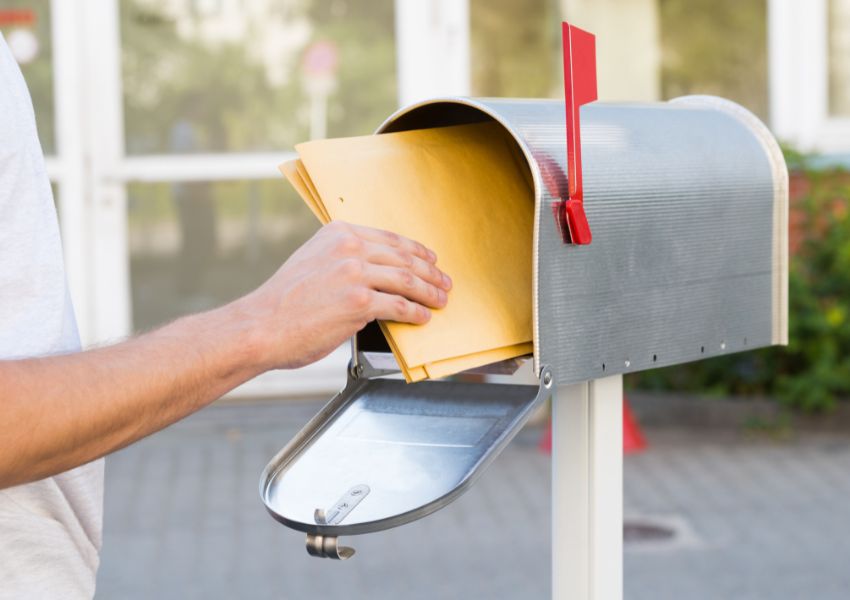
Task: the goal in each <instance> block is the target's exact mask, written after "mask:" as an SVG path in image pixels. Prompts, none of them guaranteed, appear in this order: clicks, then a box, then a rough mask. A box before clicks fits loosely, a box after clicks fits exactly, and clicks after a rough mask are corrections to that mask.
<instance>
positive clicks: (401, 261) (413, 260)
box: [365, 242, 452, 291]
mask: <svg viewBox="0 0 850 600" xmlns="http://www.w3.org/2000/svg"><path fill="white" fill-rule="evenodd" d="M365 255H366V256H365V258H366V260H367V261H369V262H370V263H372V264H374V265H383V266H387V267H397V268H400V269H405V270H407V271H409V272H411V273H412V274H413V275H415V276H416V277H418V278H419V279H421V280H422V281H424V282H426V283H428V284H430V285H432V286H435V287H437V288H440V289H441V290H445V291H449V290H450V289H452V280H451V278H450V277H449V276H448V275H446V274H445V273H443V272H442V271H441V270H440V269H438V268H437V267H436V266H435V265H434V264H433V263H431V262H428V261H426V260H423V259H422V258H420V257H418V256H414V255H413V254H408V253H407V252H405V251H404V250H400V249H398V248H392V247H390V246H385V245H383V244H377V243H374V242H367V244H366V248H365Z"/></svg>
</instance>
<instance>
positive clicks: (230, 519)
mask: <svg viewBox="0 0 850 600" xmlns="http://www.w3.org/2000/svg"><path fill="white" fill-rule="evenodd" d="M319 406H320V404H319V403H314V402H303V403H286V404H283V403H280V404H278V403H263V404H239V405H224V406H214V407H211V408H208V409H206V410H204V411H202V412H201V413H199V414H197V415H194V416H192V417H190V418H189V419H187V420H185V421H184V422H182V423H180V424H178V425H176V426H174V427H172V428H170V429H168V430H166V431H164V432H161V433H159V434H157V435H154V436H152V437H150V438H148V439H147V440H144V441H143V442H141V443H139V444H136V445H135V446H133V447H131V448H128V449H126V450H123V451H121V452H119V453H117V454H116V455H114V456H113V457H111V458H110V459H109V460H108V462H107V467H106V468H107V472H106V474H107V480H106V522H105V540H104V549H103V562H102V567H101V570H100V575H99V578H98V598H120V599H134V598H146V599H147V598H181V599H184V598H258V599H265V598H276V599H280V598H286V599H289V598H291V599H298V600H301V599H307V598H310V599H319V598H333V599H334V600H340V599H342V598H370V599H375V600H378V599H390V598H393V599H396V598H404V599H411V600H416V599H420V598H422V599H425V598H427V599H454V598H466V599H478V598H487V599H492V600H497V599H516V598H522V599H527V598H547V597H548V596H549V590H550V587H549V573H550V566H549V544H550V538H549V528H548V523H549V511H550V502H549V459H548V457H547V456H544V455H542V454H540V453H539V452H537V450H536V447H535V445H536V440H537V436H538V435H539V432H538V431H536V430H527V431H525V432H523V433H522V434H520V436H519V437H518V438H517V439H516V440H515V441H514V442H513V443H512V444H511V446H510V447H509V448H508V449H507V450H506V451H505V452H504V453H503V455H502V456H501V457H500V458H499V459H498V460H497V461H496V462H495V463H494V465H493V466H492V467H491V468H490V470H489V471H488V472H487V474H485V476H484V477H483V478H482V480H481V481H480V482H479V483H478V484H477V485H476V486H475V487H474V488H473V489H472V490H471V491H470V492H469V493H467V494H466V495H465V496H463V497H462V498H461V499H460V500H458V501H457V502H455V503H454V504H453V505H451V506H449V507H448V508H446V509H444V510H443V511H440V512H438V513H436V514H435V515H433V516H431V517H429V518H428V519H425V520H423V521H419V522H416V523H414V524H411V525H408V526H405V527H402V528H399V529H395V530H391V531H389V532H384V533H380V534H373V535H369V536H365V537H356V538H346V539H348V540H349V541H350V542H351V545H353V546H354V547H355V548H356V549H357V550H358V554H357V556H356V557H354V558H353V559H352V560H350V561H347V562H343V563H340V562H336V561H334V562H332V561H329V560H318V559H315V558H311V557H309V556H308V555H307V553H306V552H305V551H304V547H303V535H302V534H300V533H296V532H293V531H290V530H288V529H286V528H284V527H282V526H280V525H278V524H277V523H276V522H274V521H273V520H272V519H271V518H270V517H269V516H268V515H267V514H266V513H265V509H264V508H263V507H262V505H261V503H260V501H259V499H258V495H257V481H258V477H259V473H260V470H261V469H262V467H263V466H264V465H265V463H266V461H267V460H268V458H269V457H271V456H272V454H274V453H275V452H276V451H277V450H278V449H279V448H280V447H281V446H282V445H283V444H284V443H285V442H286V441H287V440H288V439H289V437H290V436H291V435H292V434H293V433H294V432H295V431H296V430H297V429H298V428H300V426H301V425H302V424H303V423H304V422H306V420H307V419H308V418H309V417H310V416H312V414H313V413H314V412H315V411H316V410H318V408H319ZM647 433H648V435H649V438H650V444H651V448H650V450H649V451H647V452H645V453H643V454H641V455H637V456H630V457H627V459H626V481H625V489H626V514H627V517H629V518H630V522H638V521H640V522H641V523H644V524H647V523H648V524H654V525H658V526H661V527H662V528H668V529H669V530H672V531H674V532H675V534H676V535H675V536H674V537H673V538H672V539H669V540H661V541H654V542H653V541H639V542H630V543H628V544H627V549H626V557H625V569H626V597H627V598H635V599H644V598H645V599H652V600H662V599H665V598H670V599H677V600H681V599H690V598H694V599H701V598H705V599H712V600H714V599H718V598H736V599H737V598H771V599H779V598H818V599H828V598H836V599H838V598H842V599H843V598H848V597H850V569H848V565H850V501H849V500H848V498H850V435H848V437H838V436H834V435H833V436H826V435H823V434H821V435H810V436H804V437H799V438H797V439H794V440H790V441H789V440H785V441H781V442H777V441H771V440H765V439H752V438H748V437H746V436H743V435H741V434H736V433H730V432H718V431H713V432H702V433H694V432H688V431H675V430H658V431H649V432H647ZM630 531H632V532H633V531H634V530H630Z"/></svg>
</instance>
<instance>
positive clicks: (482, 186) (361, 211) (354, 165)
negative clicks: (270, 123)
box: [281, 123, 534, 381]
mask: <svg viewBox="0 0 850 600" xmlns="http://www.w3.org/2000/svg"><path fill="white" fill-rule="evenodd" d="M296 149H297V150H298V154H299V156H300V161H298V160H296V161H291V162H289V163H286V164H284V165H281V171H282V172H283V174H284V175H285V176H286V177H287V178H288V179H289V180H290V181H291V182H292V184H293V186H294V187H295V188H296V190H297V191H298V192H299V194H300V195H301V196H302V198H303V199H304V201H305V202H306V203H307V204H308V206H310V208H311V210H312V211H313V212H314V214H315V215H316V216H317V218H319V220H321V221H322V222H323V223H326V222H328V221H329V220H343V221H348V222H350V223H357V224H360V225H367V226H369V227H377V228H380V229H387V230H390V231H395V232H397V233H400V234H402V235H404V236H407V237H409V238H412V239H415V240H418V241H420V242H422V243H423V244H425V245H426V246H428V247H429V248H431V249H433V250H434V252H436V253H437V257H438V262H437V264H438V265H439V267H440V268H441V269H442V270H443V271H445V272H446V273H448V274H449V275H450V276H451V277H452V281H453V287H452V290H451V291H450V292H449V302H448V305H447V306H446V307H445V308H444V309H440V310H434V311H433V316H432V318H431V321H430V322H428V323H427V324H425V325H408V324H404V323H396V322H381V323H380V325H381V329H382V330H383V332H384V335H385V336H386V338H387V341H388V342H389V345H390V347H391V349H392V351H393V353H394V355H395V357H396V360H397V361H398V363H399V365H400V366H401V368H402V372H403V373H404V376H405V378H406V379H407V381H418V380H421V379H426V378H428V377H431V378H437V377H444V376H447V375H451V374H453V373H457V372H459V371H463V370H466V369H470V368H473V367H476V366H481V365H484V364H489V363H492V362H497V361H499V360H504V359H507V358H512V357H515V356H520V355H523V354H529V353H531V352H532V343H531V340H532V323H531V319H532V315H531V312H532V309H531V295H532V294H531V285H532V284H531V246H532V229H533V218H534V205H533V194H532V190H531V188H530V184H529V181H528V179H527V173H526V172H525V169H524V168H523V167H522V166H521V162H520V161H517V160H516V148H515V146H514V142H513V141H512V140H510V139H509V138H508V137H507V134H506V133H505V132H504V131H503V130H502V129H501V127H499V126H498V125H496V124H495V123H482V124H474V125H460V126H455V127H440V128H434V129H421V130H414V131H405V132H400V133H390V134H382V135H375V136H365V137H355V138H342V139H331V140H320V141H313V142H307V143H304V144H299V145H298V146H296Z"/></svg>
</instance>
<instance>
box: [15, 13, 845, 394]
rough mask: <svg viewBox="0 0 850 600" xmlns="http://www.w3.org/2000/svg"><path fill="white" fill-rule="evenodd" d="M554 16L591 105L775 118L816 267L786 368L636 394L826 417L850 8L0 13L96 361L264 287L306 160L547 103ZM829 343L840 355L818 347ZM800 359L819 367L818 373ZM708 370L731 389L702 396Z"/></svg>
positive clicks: (275, 386) (253, 387)
mask: <svg viewBox="0 0 850 600" xmlns="http://www.w3.org/2000/svg"><path fill="white" fill-rule="evenodd" d="M565 17H568V18H569V19H571V20H572V21H573V22H575V23H579V24H581V25H583V26H584V27H585V28H587V29H590V30H592V31H594V32H595V33H596V34H597V39H598V47H599V49H598V54H599V56H598V64H599V78H600V81H599V95H600V99H602V100H615V101H616V100H629V101H653V100H663V99H667V98H672V97H675V96H679V95H683V94H689V93H707V94H717V95H720V96H725V97H728V98H731V99H733V100H735V101H737V102H739V103H741V104H743V105H744V106H746V107H747V108H749V109H750V110H752V111H753V112H754V113H756V114H757V115H758V116H759V117H761V118H762V119H764V120H765V121H766V122H768V123H769V124H770V126H771V127H772V129H773V130H774V132H775V133H776V134H777V136H778V137H779V138H780V139H781V140H782V141H783V142H784V143H785V144H787V147H788V149H789V152H790V153H791V154H792V155H793V159H794V160H793V167H794V169H793V171H794V173H793V176H792V177H793V179H794V186H793V191H794V197H795V198H794V200H795V207H794V216H793V221H794V235H795V241H794V244H793V246H794V248H793V249H794V253H795V258H797V259H798V260H797V261H795V266H797V267H800V266H801V265H802V264H803V262H802V261H808V264H807V267H808V269H807V270H803V269H802V268H795V271H796V273H795V276H796V277H797V278H798V281H794V280H793V278H792V285H796V284H799V286H798V287H801V288H805V289H800V290H798V289H797V288H795V292H799V295H798V294H797V293H795V294H794V295H792V302H795V305H794V307H793V308H792V315H793V317H792V329H793V331H792V336H791V337H792V339H793V340H794V344H792V347H791V348H790V350H789V351H779V352H764V353H760V354H758V353H757V354H747V355H746V356H745V357H741V358H737V357H733V358H729V359H722V360H719V361H714V362H712V363H699V364H698V365H696V366H694V367H693V368H691V369H688V370H681V369H679V370H678V371H677V372H676V373H673V372H666V371H662V372H658V373H655V374H651V375H649V376H643V377H641V379H640V380H635V381H632V382H631V383H632V384H633V385H640V386H642V387H653V388H659V387H666V386H672V385H675V386H682V385H685V386H689V387H690V388H691V389H693V390H698V389H699V390H704V389H706V388H707V387H710V388H712V389H714V391H716V392H718V393H726V392H729V391H733V392H748V393H762V394H768V395H779V396H781V397H782V398H783V399H785V400H787V401H788V402H790V403H791V404H793V405H799V406H806V407H811V408H816V409H818V408H824V407H827V406H829V405H831V404H832V403H833V402H834V399H835V394H836V393H845V392H847V391H848V390H850V383H848V381H846V379H847V377H844V376H839V375H836V374H835V373H836V372H838V371H843V372H848V371H850V370H848V369H847V368H846V367H847V366H850V363H846V361H850V358H846V356H847V355H848V353H847V352H846V351H845V350H848V349H850V348H848V336H850V324H846V322H845V321H846V319H845V310H844V306H845V304H844V299H843V298H841V297H840V296H841V294H840V293H838V292H840V291H841V290H843V289H846V288H842V285H843V284H844V283H845V280H844V279H841V277H842V274H841V272H840V270H836V272H835V273H831V275H834V277H832V276H831V277H829V278H826V279H823V278H820V277H818V276H817V275H818V273H819V272H820V271H817V272H814V273H813V272H811V269H815V270H817V269H821V270H824V269H826V270H830V271H831V270H832V267H833V266H837V265H831V264H825V263H824V261H825V260H826V261H828V260H829V258H824V257H821V258H820V259H817V258H815V257H814V256H810V255H811V254H812V253H813V252H815V251H814V250H813V249H811V248H808V247H807V241H808V240H807V235H806V232H810V231H811V230H812V226H813V223H811V222H810V221H811V220H812V219H814V218H816V217H817V218H818V219H820V220H821V221H824V222H823V223H821V224H820V225H819V226H818V227H819V229H818V236H817V237H818V240H819V242H823V240H824V238H826V239H832V238H835V239H834V243H835V244H838V245H840V238H841V237H842V236H843V234H844V232H845V230H846V227H845V229H841V227H842V226H843V225H841V223H845V222H846V219H845V218H844V212H843V208H842V206H843V204H841V202H839V203H838V204H834V206H832V205H831V206H832V208H830V209H828V210H824V208H823V206H821V205H822V204H823V203H825V202H827V203H829V202H832V200H834V199H835V198H834V196H836V194H837V195H838V196H841V190H842V186H845V185H846V181H845V180H844V179H842V177H841V176H840V175H837V176H834V175H825V174H826V173H828V172H830V171H831V170H835V168H836V167H840V166H841V165H844V164H846V163H850V1H848V0H813V1H812V2H806V3H800V2H795V1H793V0H735V1H733V0H595V1H591V0H560V1H557V0H523V1H522V2H518V1H516V0H423V1H414V0H372V1H370V2H365V1H355V0H90V1H87V2H85V3H74V2H62V1H56V0H54V1H51V0H30V1H27V2H23V1H20V0H0V30H2V31H3V32H4V34H5V36H6V37H7V39H8V41H9V44H10V46H11V47H12V48H13V51H14V52H15V54H16V56H17V57H18V60H19V61H20V63H21V66H22V68H23V71H24V75H25V76H26V78H27V81H28V83H29V86H30V89H31V92H32V96H33V101H34V104H35V109H36V114H37V120H38V126H39V132H40V135H41V140H42V145H43V148H44V151H45V154H46V155H47V157H48V166H49V171H50V176H51V179H52V181H53V183H54V192H55V197H56V203H57V207H58V210H59V215H60V220H61V226H62V232H63V238H64V243H65V255H66V261H67V267H68V272H69V279H70V284H71V288H72V294H73V297H74V301H75V306H76V309H77V314H78V319H79V321H80V326H81V330H82V335H83V337H84V341H85V343H86V344H93V343H98V342H102V341H106V340H111V339H118V338H121V337H124V336H126V335H128V334H129V333H131V332H134V331H143V330H146V329H150V328H151V327H153V326H155V325H157V324H160V323H162V322H164V321H167V320H170V319H173V318H174V317H177V316H179V315H181V314H185V313H187V312H191V311H197V310H200V309H204V308H209V307H212V306H215V305H218V304H221V303H223V302H225V301H227V300H229V299H232V298H234V297H236V296H238V295H240V294H242V293H244V292H246V291H247V290H249V289H251V288H252V287H254V286H256V285H257V284H259V283H260V282H261V281H263V280H264V279H265V278H266V277H267V276H268V275H269V274H270V273H271V272H272V271H273V270H274V269H275V268H276V267H277V265H279V264H280V263H281V262H282V261H283V260H285V259H286V257H287V256H288V255H289V253H290V252H291V251H292V250H293V249H294V248H296V247H297V246H298V245H299V244H300V243H301V242H303V241H304V240H305V239H306V238H307V237H309V236H310V235H311V234H312V232H313V231H314V230H315V229H316V223H315V222H314V221H313V219H312V217H311V215H310V214H309V212H308V211H307V210H306V208H305V207H304V206H303V205H302V203H301V201H300V200H299V199H298V198H297V196H296V195H295V193H294V192H293V190H292V189H291V188H290V186H288V185H286V184H285V183H284V182H283V180H282V179H281V178H280V177H279V175H278V173H277V171H276V169H275V166H276V165H277V164H279V163H280V162H282V161H283V160H284V159H286V158H287V157H288V156H289V155H290V153H291V152H292V147H293V145H294V144H295V143H297V142H299V141H302V140H306V139H310V138H316V137H334V136H345V135H362V134H367V133H370V132H372V131H373V130H374V129H375V128H376V127H377V126H378V125H379V124H380V123H381V122H382V121H383V119H384V118H386V117H387V116H388V115H389V114H390V113H392V112H393V111H394V110H395V109H396V108H397V107H399V106H401V105H405V104H407V103H410V102H413V101H415V100H417V99H420V98H425V97H429V96H434V95H440V94H462V95H463V94H471V95H476V96H525V97H560V96H561V95H562V90H561V85H562V75H561V73H560V68H561V65H560V59H559V44H560V39H559V29H558V28H559V23H560V21H561V19H562V18H565ZM811 153H817V154H818V156H817V158H816V159H814V160H812V159H810V158H808V155H809V154H811ZM826 212H829V214H831V215H832V217H833V218H831V219H824V214H825V213H826ZM837 221H840V223H839V222H837ZM836 228H837V229H836ZM831 233H833V234H834V235H832V238H830V234H831ZM819 248H821V249H823V248H824V245H823V244H822V243H821V244H820V245H819ZM833 250H834V251H835V252H834V253H833V254H834V256H835V257H836V260H838V259H837V257H838V256H839V255H847V254H848V250H847V249H845V250H844V251H843V254H842V251H840V249H839V248H834V249H831V250H830V249H827V252H832V251H833ZM831 256H832V255H831ZM843 260H847V259H843ZM804 271H805V272H804ZM847 272H848V271H847V269H844V270H843V273H845V274H846V273H847ZM844 276H845V277H846V275H844ZM807 277H808V278H809V279H818V280H819V281H817V282H815V285H805V284H804V282H802V281H799V278H803V279H805V278H807ZM807 282H808V284H812V281H808V280H807ZM818 286H820V288H819V289H817V288H818ZM830 286H832V288H830ZM831 290H832V291H831ZM800 311H803V312H802V313H801V312H800ZM812 321H814V322H812ZM833 330H838V331H841V332H843V334H841V335H839V336H838V337H836V338H835V343H838V346H836V347H825V346H829V344H826V343H822V342H817V341H816V340H819V339H821V337H822V336H823V335H824V334H827V333H830V334H831V333H833V332H834V331H833ZM819 336H821V337H819ZM806 339H812V340H813V343H812V345H811V346H812V347H811V348H808V350H816V351H817V352H819V353H825V354H828V355H829V356H818V357H813V356H811V355H810V352H809V351H807V350H806V348H804V346H803V343H802V342H803V341H804V340H806ZM833 345H834V344H833ZM345 361H346V356H345V352H340V353H337V354H335V355H334V356H332V357H330V358H329V359H328V360H327V361H324V362H323V363H320V364H318V365H315V366H314V367H312V368H309V369H305V370H303V371H301V372H298V373H285V374H281V373H272V374H269V375H267V376H265V377H263V378H260V380H257V381H254V382H252V383H250V384H248V385H247V386H245V387H244V388H242V389H241V390H239V391H237V392H236V395H237V396H238V395H240V394H242V395H257V394H264V395H280V394H291V393H295V394H301V393H304V392H308V391H309V392H313V393H324V392H327V391H331V390H333V389H336V388H337V387H338V386H339V384H340V383H341V374H342V373H343V369H342V368H341V367H342V366H343V365H344V364H345ZM818 361H820V362H818ZM824 361H826V362H824ZM841 361H845V362H841ZM816 363H817V364H816ZM838 363H841V364H842V365H844V367H845V368H844V369H835V368H833V367H836V366H838ZM711 365H715V369H714V370H713V369H712V367H711ZM716 369H721V370H723V371H724V372H727V371H729V370H730V369H731V370H732V371H733V377H732V378H731V379H730V378H728V377H726V378H723V381H722V382H718V381H714V380H716V379H718V378H717V377H716V376H715V375H716ZM827 371H829V372H831V373H832V375H828V374H827V373H826V372H827ZM800 373H804V374H807V375H808V374H811V375H813V377H808V378H807V377H804V378H800V377H799V375H800ZM676 374H678V375H679V379H676ZM695 374H696V375H695ZM785 375H789V376H793V377H794V379H795V381H796V383H793V382H790V381H786V379H785V378H784V376H785ZM813 379H814V380H817V381H813ZM836 379H840V380H841V381H838V380H836ZM813 385H814V387H815V388H817V389H814V390H810V389H809V388H811V387H812V386H813ZM718 386H720V387H718ZM795 386H796V387H797V388H800V389H792V388H794V387H795Z"/></svg>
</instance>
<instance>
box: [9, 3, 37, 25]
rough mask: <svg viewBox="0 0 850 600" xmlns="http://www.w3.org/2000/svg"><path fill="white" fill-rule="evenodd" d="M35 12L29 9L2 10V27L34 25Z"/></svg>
mask: <svg viewBox="0 0 850 600" xmlns="http://www.w3.org/2000/svg"><path fill="white" fill-rule="evenodd" d="M34 24H35V11H34V10H30V9H28V8H10V9H6V10H0V27H4V26H12V25H34Z"/></svg>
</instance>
